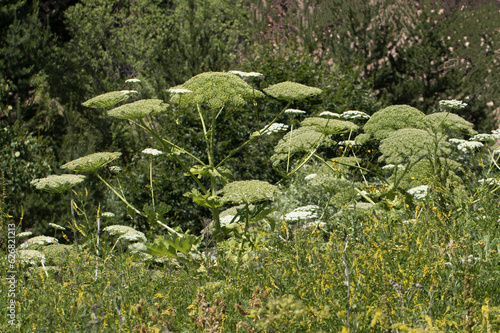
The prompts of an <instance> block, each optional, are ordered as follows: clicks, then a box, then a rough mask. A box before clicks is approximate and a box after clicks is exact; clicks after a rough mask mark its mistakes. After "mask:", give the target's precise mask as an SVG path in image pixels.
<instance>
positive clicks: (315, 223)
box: [302, 221, 326, 229]
mask: <svg viewBox="0 0 500 333" xmlns="http://www.w3.org/2000/svg"><path fill="white" fill-rule="evenodd" d="M324 226H326V223H325V222H323V221H311V222H307V223H306V224H304V225H303V226H302V228H304V229H307V228H322V227H324Z"/></svg>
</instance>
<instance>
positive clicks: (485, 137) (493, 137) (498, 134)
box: [470, 129, 500, 142]
mask: <svg viewBox="0 0 500 333" xmlns="http://www.w3.org/2000/svg"><path fill="white" fill-rule="evenodd" d="M497 140H500V129H496V130H493V131H491V134H485V133H484V134H476V135H474V136H473V137H472V138H470V141H483V142H492V141H497Z"/></svg>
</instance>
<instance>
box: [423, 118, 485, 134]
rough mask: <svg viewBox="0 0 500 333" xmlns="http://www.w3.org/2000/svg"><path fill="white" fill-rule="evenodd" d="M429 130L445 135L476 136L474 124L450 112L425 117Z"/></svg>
mask: <svg viewBox="0 0 500 333" xmlns="http://www.w3.org/2000/svg"><path fill="white" fill-rule="evenodd" d="M425 121H426V123H427V126H428V127H429V129H431V130H432V131H433V132H435V133H444V132H446V133H447V134H450V135H457V136H458V135H461V134H467V135H475V134H477V132H476V131H475V130H473V129H472V128H473V127H474V124H472V123H470V122H468V121H467V120H465V119H464V118H462V117H460V116H459V115H457V114H454V113H449V112H437V113H431V114H430V115H427V116H426V117H425Z"/></svg>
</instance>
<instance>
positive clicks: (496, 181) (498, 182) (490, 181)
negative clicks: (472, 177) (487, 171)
mask: <svg viewBox="0 0 500 333" xmlns="http://www.w3.org/2000/svg"><path fill="white" fill-rule="evenodd" d="M478 182H479V183H480V184H487V185H500V179H494V178H486V179H479V180H478Z"/></svg>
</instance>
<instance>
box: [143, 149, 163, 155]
mask: <svg viewBox="0 0 500 333" xmlns="http://www.w3.org/2000/svg"><path fill="white" fill-rule="evenodd" d="M142 153H143V154H148V155H153V156H158V155H161V154H163V152H162V151H161V150H158V149H154V148H146V149H144V150H143V151H142Z"/></svg>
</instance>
